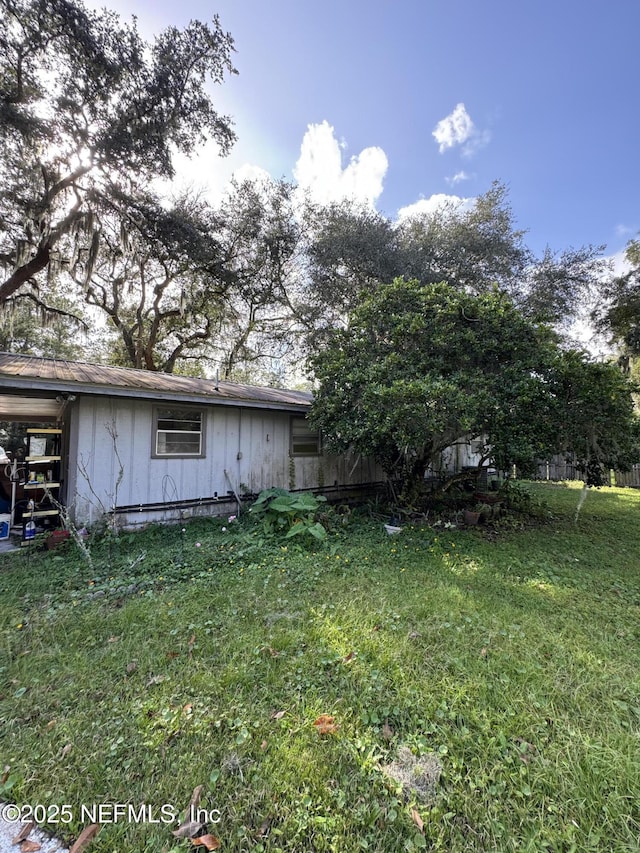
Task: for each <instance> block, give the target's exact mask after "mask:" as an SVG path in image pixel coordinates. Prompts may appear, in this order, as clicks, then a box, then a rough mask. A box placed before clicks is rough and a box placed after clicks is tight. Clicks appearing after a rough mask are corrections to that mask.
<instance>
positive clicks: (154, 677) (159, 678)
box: [147, 675, 165, 687]
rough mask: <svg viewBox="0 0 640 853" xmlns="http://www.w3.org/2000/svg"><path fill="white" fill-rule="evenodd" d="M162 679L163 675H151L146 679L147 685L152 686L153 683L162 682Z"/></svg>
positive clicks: (163, 678)
mask: <svg viewBox="0 0 640 853" xmlns="http://www.w3.org/2000/svg"><path fill="white" fill-rule="evenodd" d="M164 680H165V677H164V675H152V676H151V678H150V679H149V681H147V687H153V685H154V684H162V682H163V681H164Z"/></svg>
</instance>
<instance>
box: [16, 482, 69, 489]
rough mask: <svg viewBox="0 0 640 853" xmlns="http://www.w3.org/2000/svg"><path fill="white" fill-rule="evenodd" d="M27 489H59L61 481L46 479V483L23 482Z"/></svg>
mask: <svg viewBox="0 0 640 853" xmlns="http://www.w3.org/2000/svg"><path fill="white" fill-rule="evenodd" d="M21 485H22V486H23V487H24V488H25V490H27V491H30V490H34V491H35V490H36V489H59V488H60V483H51V482H49V480H45V481H44V483H22V484H21Z"/></svg>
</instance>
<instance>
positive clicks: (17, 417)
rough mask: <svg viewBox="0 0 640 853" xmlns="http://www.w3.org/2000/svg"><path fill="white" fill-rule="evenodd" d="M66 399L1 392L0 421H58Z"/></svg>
mask: <svg viewBox="0 0 640 853" xmlns="http://www.w3.org/2000/svg"><path fill="white" fill-rule="evenodd" d="M63 408H64V400H57V399H56V398H55V397H25V396H23V395H22V394H0V421H57V420H58V419H59V418H60V416H61V414H62V410H63Z"/></svg>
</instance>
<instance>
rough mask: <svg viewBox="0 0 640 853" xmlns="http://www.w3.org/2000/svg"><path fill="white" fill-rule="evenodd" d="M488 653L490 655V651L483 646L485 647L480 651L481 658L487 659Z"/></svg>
mask: <svg viewBox="0 0 640 853" xmlns="http://www.w3.org/2000/svg"><path fill="white" fill-rule="evenodd" d="M487 653H488V649H487V648H486V646H483V647H482V648H481V649H480V657H481V658H486V656H487Z"/></svg>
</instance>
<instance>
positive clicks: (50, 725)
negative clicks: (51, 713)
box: [47, 720, 58, 731]
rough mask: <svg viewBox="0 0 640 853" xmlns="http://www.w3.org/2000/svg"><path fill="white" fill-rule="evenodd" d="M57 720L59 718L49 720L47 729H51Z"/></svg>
mask: <svg viewBox="0 0 640 853" xmlns="http://www.w3.org/2000/svg"><path fill="white" fill-rule="evenodd" d="M57 722H58V721H57V720H49V722H48V723H47V731H51V729H52V728H53V727H54V726H55V724H56V723H57Z"/></svg>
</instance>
